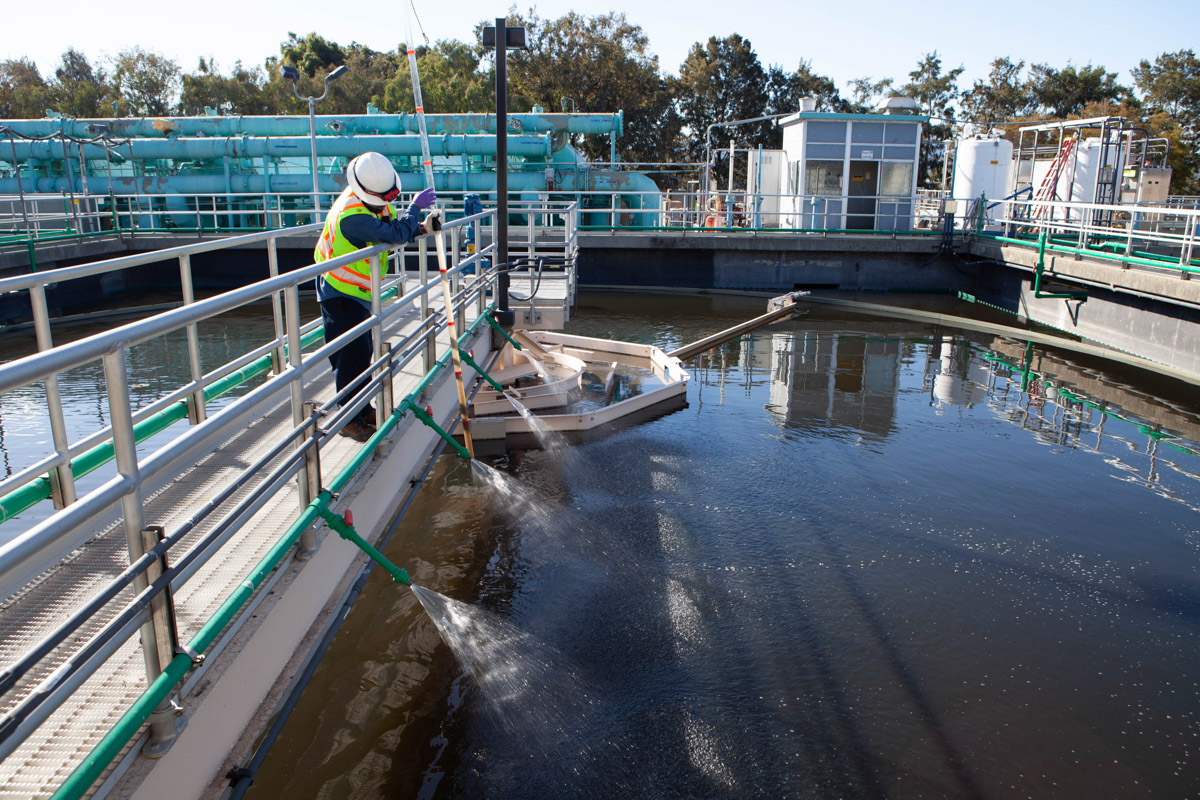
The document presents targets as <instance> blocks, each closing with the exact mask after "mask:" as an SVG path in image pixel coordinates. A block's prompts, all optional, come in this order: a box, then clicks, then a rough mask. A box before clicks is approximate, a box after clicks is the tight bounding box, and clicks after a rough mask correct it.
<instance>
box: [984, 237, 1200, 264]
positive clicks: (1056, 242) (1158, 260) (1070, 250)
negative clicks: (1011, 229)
mask: <svg viewBox="0 0 1200 800" xmlns="http://www.w3.org/2000/svg"><path fill="white" fill-rule="evenodd" d="M973 235H974V236H976V237H978V238H981V239H990V240H992V241H995V242H1000V243H1002V244H1019V245H1024V246H1026V247H1040V245H1039V243H1038V240H1039V238H1040V236H1030V237H1028V238H1026V237H1020V236H1006V235H1004V234H1001V233H976V234H973ZM1114 244H1115V243H1113V242H1104V243H1102V244H1099V245H1093V246H1088V247H1080V246H1079V240H1078V239H1077V238H1075V237H1071V238H1064V237H1054V236H1047V238H1046V245H1045V249H1046V250H1051V251H1054V252H1058V253H1067V254H1069V255H1078V256H1087V257H1089V258H1099V259H1103V260H1105V261H1117V262H1120V263H1124V264H1131V265H1137V266H1141V267H1154V268H1155V269H1174V270H1179V271H1180V272H1187V273H1196V272H1200V259H1195V258H1193V259H1192V260H1191V261H1189V262H1187V263H1186V264H1184V263H1180V261H1179V259H1178V258H1171V257H1170V256H1164V255H1159V254H1155V253H1147V252H1145V251H1134V252H1133V253H1110V252H1108V251H1107V250H1105V249H1103V248H1105V247H1112V246H1114Z"/></svg>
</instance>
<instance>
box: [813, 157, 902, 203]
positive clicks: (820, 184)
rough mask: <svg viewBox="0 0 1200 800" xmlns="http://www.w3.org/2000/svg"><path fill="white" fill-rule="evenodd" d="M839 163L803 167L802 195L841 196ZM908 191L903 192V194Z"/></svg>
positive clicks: (832, 162) (840, 165)
mask: <svg viewBox="0 0 1200 800" xmlns="http://www.w3.org/2000/svg"><path fill="white" fill-rule="evenodd" d="M843 166H844V164H843V162H841V161H809V162H807V163H806V164H805V165H804V193H805V194H808V195H825V196H828V195H841V193H842V168H843ZM907 193H908V191H907V190H905V194H907Z"/></svg>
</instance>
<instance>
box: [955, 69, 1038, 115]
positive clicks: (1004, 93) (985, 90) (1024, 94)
mask: <svg viewBox="0 0 1200 800" xmlns="http://www.w3.org/2000/svg"><path fill="white" fill-rule="evenodd" d="M1024 70H1025V62H1024V61H1018V62H1016V63H1015V64H1014V63H1013V62H1012V60H1011V59H1009V58H1007V57H1005V58H997V59H995V60H994V61H992V69H991V72H989V73H988V77H987V80H986V81H975V85H974V86H973V87H971V89H969V90H968V91H966V92H965V93H964V94H963V96H962V101H963V115H964V116H965V117H966V119H968V120H969V121H971V122H974V123H977V124H980V125H988V124H993V123H996V122H1004V121H1006V120H1011V119H1013V118H1015V117H1020V116H1022V115H1024V114H1026V113H1028V111H1029V106H1030V98H1029V84H1028V82H1027V81H1025V80H1023V79H1022V77H1021V73H1022V72H1023V71H1024Z"/></svg>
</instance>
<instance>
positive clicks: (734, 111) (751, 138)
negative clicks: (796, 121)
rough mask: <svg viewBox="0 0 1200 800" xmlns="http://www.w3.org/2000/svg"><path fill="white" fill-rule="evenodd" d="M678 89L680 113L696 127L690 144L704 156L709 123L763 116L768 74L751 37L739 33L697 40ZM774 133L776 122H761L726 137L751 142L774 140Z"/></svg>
mask: <svg viewBox="0 0 1200 800" xmlns="http://www.w3.org/2000/svg"><path fill="white" fill-rule="evenodd" d="M678 88H679V92H678V94H677V98H678V103H679V111H680V116H681V117H682V119H683V124H684V125H686V126H687V128H689V129H690V131H691V136H690V137H689V139H688V141H687V144H686V149H687V151H688V154H689V155H690V156H691V157H692V158H693V159H697V160H698V159H699V158H702V157H703V156H704V143H705V132H706V131H707V130H708V126H709V125H712V124H713V123H716V122H732V121H735V120H740V119H751V118H753V117H758V116H762V115H763V114H764V112H765V111H766V108H767V99H768V97H767V75H766V73H765V72H764V71H763V68H762V65H761V64H760V63H759V61H758V56H757V55H756V54H755V52H754V48H753V47H751V45H750V42H749V41H748V40H746V39H743V38H742V37H741V36H739V35H738V34H736V33H734V34H731V35H729V36H727V37H725V38H724V39H718V38H717V37H715V36H712V37H709V40H708V42H707V43H706V44H703V45H702V44H700V43H699V42H696V43H695V44H693V45H692V49H691V51H690V52H689V53H688V56H687V59H686V60H685V61H684V62H683V65H682V66H680V68H679V84H678ZM770 133H771V124H770V123H769V122H760V123H754V124H750V125H739V126H737V127H733V128H727V129H724V130H722V131H721V138H722V139H724V140H725V141H728V140H729V139H730V138H732V139H733V140H734V141H735V142H737V143H738V144H740V145H741V146H743V147H752V146H757V145H759V144H762V145H769V143H770ZM714 144H715V141H714Z"/></svg>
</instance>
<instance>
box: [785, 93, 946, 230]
mask: <svg viewBox="0 0 1200 800" xmlns="http://www.w3.org/2000/svg"><path fill="white" fill-rule="evenodd" d="M813 108H815V101H812V100H811V98H805V100H804V101H802V106H801V111H799V112H798V113H796V114H793V115H791V116H789V117H784V118H783V119H781V120H779V125H780V127H781V128H783V151H784V154H785V157H786V169H787V175H786V187H787V188H786V195H789V196H790V197H788V198H787V200H786V202H785V205H790V208H784V209H782V213H783V214H784V224H785V225H786V226H787V227H791V228H803V229H807V230H823V231H835V230H878V231H900V230H911V229H912V227H913V203H914V198H915V196H916V189H917V169H918V164H919V161H920V153H921V125H922V124H923V123H925V122H927V121H928V119H929V118H928V117H926V116H922V115H919V114H917V110H918V109H917V104H916V101H914V100H913V99H912V98H909V97H891V98H888V99H886V100H884V101H882V102H881V103H880V105H879V110H880V112H881V113H877V114H836V113H828V112H820V111H814V110H813Z"/></svg>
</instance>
